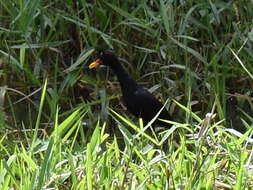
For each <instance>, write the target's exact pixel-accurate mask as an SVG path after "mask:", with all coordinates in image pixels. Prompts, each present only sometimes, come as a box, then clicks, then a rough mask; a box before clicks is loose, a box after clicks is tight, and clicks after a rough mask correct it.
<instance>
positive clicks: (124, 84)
mask: <svg viewBox="0 0 253 190" xmlns="http://www.w3.org/2000/svg"><path fill="white" fill-rule="evenodd" d="M112 69H113V71H114V72H115V73H116V75H117V78H118V80H119V83H120V86H121V89H122V91H123V93H124V92H126V91H128V90H129V91H131V90H134V89H135V88H136V87H137V83H136V82H135V81H134V80H133V79H132V77H131V76H130V75H129V74H128V73H127V72H126V70H125V69H124V68H123V67H122V65H121V64H120V63H118V64H115V65H114V66H113V67H112Z"/></svg>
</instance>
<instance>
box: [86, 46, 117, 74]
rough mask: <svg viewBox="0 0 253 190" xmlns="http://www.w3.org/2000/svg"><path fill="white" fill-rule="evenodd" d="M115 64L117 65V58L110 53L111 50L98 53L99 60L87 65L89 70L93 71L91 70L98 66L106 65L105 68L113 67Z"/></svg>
mask: <svg viewBox="0 0 253 190" xmlns="http://www.w3.org/2000/svg"><path fill="white" fill-rule="evenodd" d="M116 64H118V58H117V56H116V55H115V54H114V52H113V51H111V50H104V51H101V52H100V54H99V59H97V60H96V61H94V62H92V63H91V64H90V65H89V68H90V69H93V68H96V67H98V66H99V65H106V66H111V67H113V66H114V65H116Z"/></svg>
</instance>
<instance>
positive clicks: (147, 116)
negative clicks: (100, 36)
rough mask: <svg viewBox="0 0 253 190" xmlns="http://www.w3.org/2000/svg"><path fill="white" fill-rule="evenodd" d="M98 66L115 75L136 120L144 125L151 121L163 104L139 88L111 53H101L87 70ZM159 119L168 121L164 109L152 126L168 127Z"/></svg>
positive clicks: (166, 112) (128, 107)
mask: <svg viewBox="0 0 253 190" xmlns="http://www.w3.org/2000/svg"><path fill="white" fill-rule="evenodd" d="M99 65H105V66H109V67H110V68H111V69H112V70H113V71H114V72H115V74H116V75H117V78H118V80H119V83H120V87H121V91H122V95H123V101H124V104H125V106H126V107H127V110H128V111H129V112H130V113H131V114H133V115H134V116H135V117H137V118H142V119H143V122H144V124H147V123H148V122H149V121H151V120H152V119H153V118H154V117H155V116H156V115H157V114H158V112H159V111H160V110H161V109H162V108H163V104H162V103H161V102H160V101H159V100H157V99H156V98H155V97H154V96H153V95H152V94H151V93H150V92H149V91H148V90H146V89H144V88H143V87H141V86H139V85H138V84H137V83H136V82H135V81H134V80H133V78H132V77H131V76H130V75H129V74H128V73H127V72H126V70H125V69H124V68H123V67H122V65H121V64H120V61H119V59H118V57H117V56H116V55H115V54H114V52H113V51H110V50H104V51H101V53H100V56H99V59H97V60H96V61H94V62H92V63H91V64H90V65H89V68H90V69H92V68H96V67H98V66H99ZM159 119H164V120H170V115H169V113H168V111H167V110H166V109H165V108H164V109H162V111H161V112H160V114H159V116H158V117H157V119H156V120H155V121H154V124H156V125H160V126H169V124H168V123H165V122H163V121H161V120H159Z"/></svg>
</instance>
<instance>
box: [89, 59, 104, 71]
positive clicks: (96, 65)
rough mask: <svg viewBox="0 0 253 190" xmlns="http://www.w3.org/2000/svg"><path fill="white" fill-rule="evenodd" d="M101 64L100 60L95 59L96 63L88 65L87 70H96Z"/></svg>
mask: <svg viewBox="0 0 253 190" xmlns="http://www.w3.org/2000/svg"><path fill="white" fill-rule="evenodd" d="M102 63H103V62H102V61H101V60H100V59H97V60H96V61H94V62H92V63H91V64H90V65H89V69H93V68H96V67H98V66H99V65H101V64H102Z"/></svg>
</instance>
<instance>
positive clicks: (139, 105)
mask: <svg viewBox="0 0 253 190" xmlns="http://www.w3.org/2000/svg"><path fill="white" fill-rule="evenodd" d="M125 102H126V104H127V107H128V109H129V111H130V112H131V113H133V114H134V115H135V116H136V117H141V118H143V120H146V121H149V120H151V119H152V118H153V117H154V116H155V115H156V114H157V113H158V112H159V111H160V109H161V108H162V107H163V104H162V103H161V102H160V101H158V100H157V99H156V98H155V97H154V96H153V95H152V94H151V93H150V92H149V91H147V90H145V89H144V88H142V87H138V88H136V90H135V91H134V93H133V94H132V96H131V97H130V96H128V99H127V100H125ZM165 112H167V111H166V110H165ZM160 115H161V114H160ZM162 115H164V114H162ZM165 115H166V116H167V114H165ZM165 118H166V117H165Z"/></svg>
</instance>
